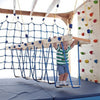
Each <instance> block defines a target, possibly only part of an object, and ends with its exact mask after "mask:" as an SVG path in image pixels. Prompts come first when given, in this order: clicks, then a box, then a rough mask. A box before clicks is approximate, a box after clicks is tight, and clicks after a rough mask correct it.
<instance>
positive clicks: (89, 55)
mask: <svg viewBox="0 0 100 100" xmlns="http://www.w3.org/2000/svg"><path fill="white" fill-rule="evenodd" d="M99 12H100V1H99V0H89V1H88V2H87V3H86V4H85V5H83V6H82V7H81V8H80V9H79V10H78V12H77V13H78V34H79V37H81V38H87V39H90V40H91V43H90V44H84V45H81V47H80V65H81V79H84V80H86V81H92V82H95V83H97V82H98V83H100V13H99Z"/></svg>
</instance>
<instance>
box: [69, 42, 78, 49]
mask: <svg viewBox="0 0 100 100" xmlns="http://www.w3.org/2000/svg"><path fill="white" fill-rule="evenodd" d="M77 43H78V40H74V41H73V43H72V44H71V45H70V47H71V49H72V48H73V47H74V46H75V45H76V44H77Z"/></svg>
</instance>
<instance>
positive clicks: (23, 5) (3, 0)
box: [0, 0, 85, 13]
mask: <svg viewBox="0 0 100 100" xmlns="http://www.w3.org/2000/svg"><path fill="white" fill-rule="evenodd" d="M83 1H85V0H78V1H77V6H76V8H77V7H78V6H80V5H81V4H82V3H83ZM18 2H19V3H18ZM52 2H53V0H37V4H36V6H35V8H34V12H47V9H48V7H49V6H50V4H51V3H52ZM75 2H76V0H60V4H59V8H58V9H57V11H56V7H54V9H53V10H52V11H51V13H55V12H57V13H64V12H70V11H73V10H74V6H75ZM32 3H33V0H16V10H24V11H31V10H32ZM0 8H4V9H14V2H13V0H0Z"/></svg>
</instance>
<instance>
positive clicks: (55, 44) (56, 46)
mask: <svg viewBox="0 0 100 100" xmlns="http://www.w3.org/2000/svg"><path fill="white" fill-rule="evenodd" d="M53 38H56V36H54V37H53ZM53 47H54V48H55V49H56V50H57V48H58V45H57V43H53Z"/></svg>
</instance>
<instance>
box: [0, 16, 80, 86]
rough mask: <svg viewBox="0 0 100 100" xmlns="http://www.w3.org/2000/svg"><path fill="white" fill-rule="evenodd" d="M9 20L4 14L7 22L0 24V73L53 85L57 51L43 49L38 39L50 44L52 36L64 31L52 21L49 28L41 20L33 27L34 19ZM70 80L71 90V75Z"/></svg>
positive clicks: (62, 34)
mask: <svg viewBox="0 0 100 100" xmlns="http://www.w3.org/2000/svg"><path fill="white" fill-rule="evenodd" d="M14 17H16V16H14ZM8 18H9V16H8V15H7V16H6V20H4V21H2V22H1V23H0V51H1V54H0V59H1V60H0V70H2V69H12V70H13V72H14V76H15V77H22V78H25V79H34V80H36V81H44V82H48V83H50V84H51V83H54V84H55V86H56V83H57V80H58V74H57V67H56V51H55V49H54V48H53V46H52V44H50V45H46V46H47V47H46V48H45V46H44V45H41V47H39V45H40V44H41V40H47V41H48V42H50V41H51V38H52V37H54V36H57V37H60V36H64V35H65V33H66V30H65V29H64V28H62V27H60V26H58V25H57V24H56V21H55V20H54V22H53V24H51V25H49V24H46V23H44V19H43V21H42V23H41V24H36V23H34V22H33V18H31V22H29V23H22V22H20V21H18V20H17V21H12V22H10V21H9V20H8ZM17 19H19V17H17ZM70 28H72V25H71V24H70ZM58 40H59V41H60V40H61V38H58ZM35 41H36V42H35ZM37 42H38V43H37ZM35 43H36V44H35ZM34 44H35V45H34ZM69 79H70V82H71V85H72V87H73V83H72V80H71V76H70V73H69ZM79 79H80V78H79ZM79 81H80V80H79ZM79 84H80V83H79ZM75 87H77V86H75Z"/></svg>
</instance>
